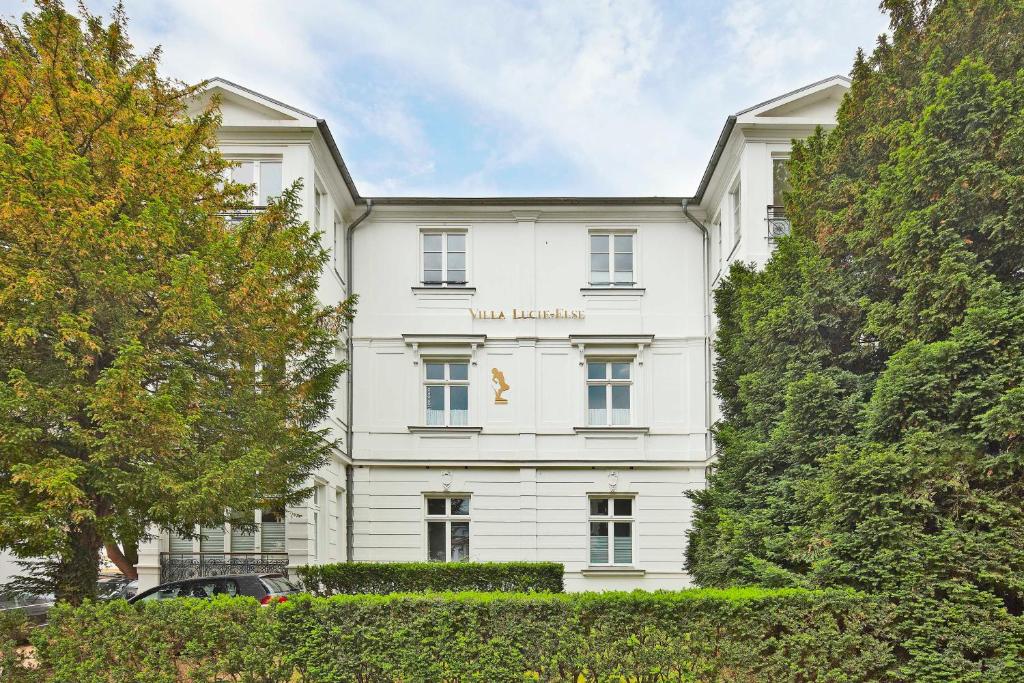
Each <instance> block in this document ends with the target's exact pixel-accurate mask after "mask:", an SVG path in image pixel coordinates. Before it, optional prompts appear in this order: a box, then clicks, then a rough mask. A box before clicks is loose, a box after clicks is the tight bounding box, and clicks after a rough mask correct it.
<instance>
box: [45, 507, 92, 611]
mask: <svg viewBox="0 0 1024 683" xmlns="http://www.w3.org/2000/svg"><path fill="white" fill-rule="evenodd" d="M102 546H103V543H102V542H101V541H100V537H99V534H98V533H97V532H96V526H95V525H94V524H93V523H92V522H88V521H86V522H82V523H81V524H77V525H75V526H73V527H71V529H70V530H69V532H68V547H67V552H66V553H64V554H63V556H62V557H61V558H60V560H59V561H58V563H57V564H58V568H57V575H56V576H54V577H53V578H54V583H55V589H56V590H55V593H56V597H57V600H64V601H67V602H70V603H71V604H72V605H80V604H82V601H83V600H85V599H87V598H88V599H90V600H95V599H96V582H97V581H98V579H99V572H100V548H101V547H102Z"/></svg>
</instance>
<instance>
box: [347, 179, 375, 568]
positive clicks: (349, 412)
mask: <svg viewBox="0 0 1024 683" xmlns="http://www.w3.org/2000/svg"><path fill="white" fill-rule="evenodd" d="M371 211H373V200H372V199H367V200H366V211H364V212H363V214H362V215H361V216H359V218H357V219H355V220H354V221H352V223H350V224H349V226H348V227H347V228H346V229H345V276H346V277H347V280H346V284H347V285H348V291H347V292H345V294H346V295H348V294H351V293H352V292H354V291H355V283H354V277H353V274H352V273H353V258H352V233H354V232H355V230H356V228H357V227H359V224H360V223H362V222H363V221H364V220H366V219H367V217H369V215H370V212H371ZM345 351H346V354H347V356H348V363H349V367H348V372H346V373H345V378H346V382H345V385H346V386H345V397H346V405H345V413H346V415H345V447H346V448H347V449H348V459H349V463H348V464H347V465H345V561H346V562H351V561H352V554H353V546H354V536H353V526H352V511H353V505H352V481H353V479H354V477H353V473H352V461H353V459H354V454H353V452H352V414H353V410H352V398H353V385H352V354H353V350H352V328H351V327H349V329H348V340H347V341H346V342H345Z"/></svg>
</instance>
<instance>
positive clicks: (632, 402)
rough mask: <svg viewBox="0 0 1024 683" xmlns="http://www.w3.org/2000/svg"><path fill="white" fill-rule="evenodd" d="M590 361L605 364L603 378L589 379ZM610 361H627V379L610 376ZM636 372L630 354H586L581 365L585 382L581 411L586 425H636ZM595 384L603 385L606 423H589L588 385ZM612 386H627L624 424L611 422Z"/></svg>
mask: <svg viewBox="0 0 1024 683" xmlns="http://www.w3.org/2000/svg"><path fill="white" fill-rule="evenodd" d="M591 363H604V364H605V366H606V368H605V369H606V371H607V372H606V373H605V374H606V375H607V376H606V377H605V379H590V364H591ZM612 363H627V364H628V365H629V379H612V378H611V364H612ZM636 372H637V363H636V358H635V357H632V356H615V355H611V356H605V355H600V356H588V357H587V358H586V360H585V362H584V365H583V380H584V383H585V388H584V395H583V411H584V421H583V424H585V425H586V426H587V427H622V428H628V427H635V426H636ZM595 385H603V386H604V387H605V411H606V413H607V417H608V419H607V421H606V424H591V422H590V387H591V386H595ZM613 386H628V387H629V421H628V422H627V423H626V424H613V423H612V407H611V406H612V389H611V388H612V387H613Z"/></svg>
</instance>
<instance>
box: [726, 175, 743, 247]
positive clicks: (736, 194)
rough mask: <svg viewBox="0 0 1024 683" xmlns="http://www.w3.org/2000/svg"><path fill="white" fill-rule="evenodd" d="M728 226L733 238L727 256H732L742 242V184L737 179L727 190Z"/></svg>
mask: <svg viewBox="0 0 1024 683" xmlns="http://www.w3.org/2000/svg"><path fill="white" fill-rule="evenodd" d="M729 224H730V225H729V227H731V228H732V237H733V241H732V250H731V252H730V254H729V256H732V254H733V253H735V252H736V248H737V247H738V246H739V245H740V242H741V241H742V240H743V184H742V183H741V182H740V178H738V177H737V178H736V182H734V183H733V184H732V188H731V189H730V190H729Z"/></svg>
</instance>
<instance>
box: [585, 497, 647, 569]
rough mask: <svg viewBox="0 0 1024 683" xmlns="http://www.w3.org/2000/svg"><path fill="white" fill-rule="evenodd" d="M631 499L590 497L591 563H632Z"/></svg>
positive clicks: (633, 535)
mask: <svg viewBox="0 0 1024 683" xmlns="http://www.w3.org/2000/svg"><path fill="white" fill-rule="evenodd" d="M633 503H634V500H633V498H632V497H626V496H615V497H611V496H592V497H591V498H590V564H591V565H632V564H633V538H634V537H635V536H636V534H634V533H633V531H634V529H633V526H634V524H635V523H636V520H635V518H634V516H633V507H634V506H633Z"/></svg>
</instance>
